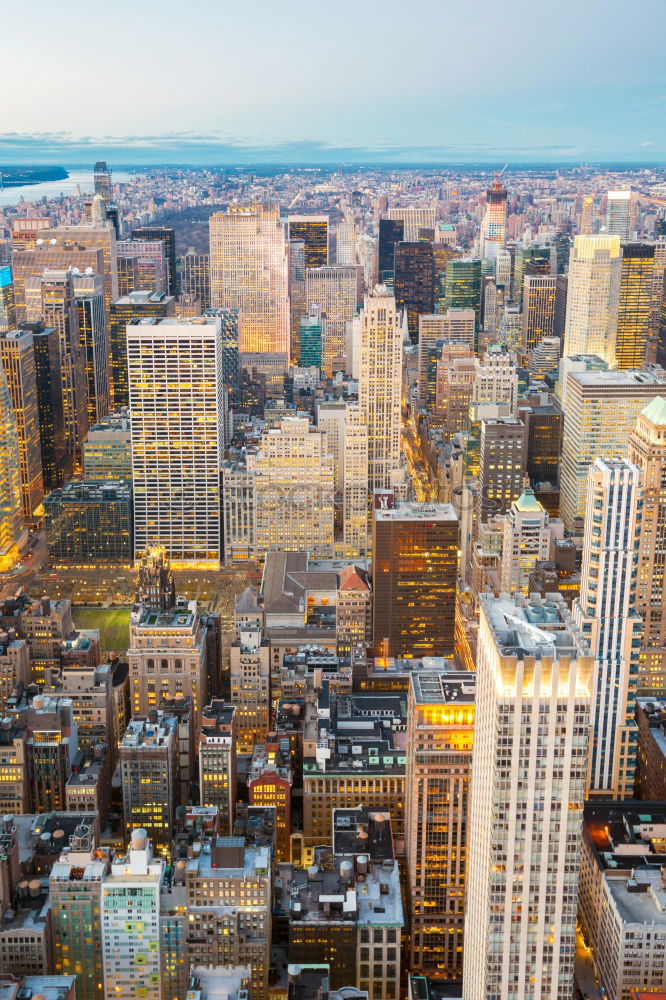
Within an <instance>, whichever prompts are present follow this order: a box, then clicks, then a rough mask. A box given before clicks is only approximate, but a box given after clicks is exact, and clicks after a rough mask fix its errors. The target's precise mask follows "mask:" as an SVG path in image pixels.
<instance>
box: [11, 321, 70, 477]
mask: <svg viewBox="0 0 666 1000" xmlns="http://www.w3.org/2000/svg"><path fill="white" fill-rule="evenodd" d="M19 329H21V330H26V331H28V332H29V333H31V334H32V343H33V350H34V356H35V380H36V383H37V411H38V415H39V440H40V447H41V459H42V478H43V480H44V489H45V490H47V491H48V490H52V489H53V488H54V487H55V486H57V485H58V483H59V481H60V470H59V468H58V463H59V462H60V460H61V459H62V458H63V456H64V454H65V425H64V414H63V402H62V376H61V371H60V340H59V334H58V331H57V330H56V329H55V328H54V327H45V326H44V324H43V323H41V322H40V323H21V326H20V327H19Z"/></svg>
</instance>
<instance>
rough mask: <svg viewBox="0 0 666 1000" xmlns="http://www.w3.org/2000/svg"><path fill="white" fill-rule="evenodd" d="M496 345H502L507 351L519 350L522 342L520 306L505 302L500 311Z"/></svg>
mask: <svg viewBox="0 0 666 1000" xmlns="http://www.w3.org/2000/svg"><path fill="white" fill-rule="evenodd" d="M496 339H497V343H498V344H502V345H504V347H506V348H508V350H510V351H511V350H515V351H517V350H519V349H520V347H521V340H522V319H521V314H520V306H518V305H517V304H516V303H513V302H506V303H505V304H504V308H503V309H502V315H501V318H500V322H499V327H498V330H497V338H496Z"/></svg>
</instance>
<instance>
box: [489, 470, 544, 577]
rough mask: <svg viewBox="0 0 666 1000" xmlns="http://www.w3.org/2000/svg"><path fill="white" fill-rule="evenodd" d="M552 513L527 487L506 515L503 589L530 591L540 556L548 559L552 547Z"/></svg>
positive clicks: (502, 573) (502, 570) (503, 547)
mask: <svg viewBox="0 0 666 1000" xmlns="http://www.w3.org/2000/svg"><path fill="white" fill-rule="evenodd" d="M548 521H549V518H548V513H547V511H545V510H544V508H543V507H542V506H541V504H540V503H539V501H538V500H537V498H536V497H535V495H534V490H531V489H529V488H526V489H524V490H523V492H522V493H521V494H520V496H519V497H518V499H517V500H514V501H513V503H512V504H511V506H510V508H509V512H508V514H505V515H504V540H503V544H502V564H501V584H500V585H501V588H502V593H507V594H512V593H514V592H515V591H522V593H524V594H526V593H527V584H528V580H529V575H530V573H531V572H532V570H533V569H534V564H535V562H536V561H537V560H538V559H547V558H548V553H549V548H550V530H549V528H548Z"/></svg>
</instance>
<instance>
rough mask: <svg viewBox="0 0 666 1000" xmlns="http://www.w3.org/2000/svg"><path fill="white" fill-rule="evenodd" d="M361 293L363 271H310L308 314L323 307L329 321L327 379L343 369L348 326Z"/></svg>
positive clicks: (325, 349) (325, 359)
mask: <svg viewBox="0 0 666 1000" xmlns="http://www.w3.org/2000/svg"><path fill="white" fill-rule="evenodd" d="M360 293H361V269H360V268H358V267H314V268H310V269H309V270H308V271H306V276H305V301H306V306H307V310H308V311H309V310H310V309H311V308H312V307H313V306H320V308H321V311H322V314H323V315H324V317H325V319H326V325H325V329H324V346H323V368H324V371H325V372H326V374H327V375H329V376H330V375H331V374H332V373H333V369H334V367H335V368H339V367H340V366H341V365H342V363H343V361H344V358H345V355H346V344H345V335H346V331H347V324H348V323H351V321H352V320H353V319H354V316H355V315H356V310H357V308H358V304H359V300H360Z"/></svg>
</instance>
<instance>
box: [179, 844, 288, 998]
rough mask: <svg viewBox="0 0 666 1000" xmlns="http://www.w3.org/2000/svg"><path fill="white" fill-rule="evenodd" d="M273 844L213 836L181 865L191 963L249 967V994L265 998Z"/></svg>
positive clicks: (268, 964) (267, 974)
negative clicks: (247, 844)
mask: <svg viewBox="0 0 666 1000" xmlns="http://www.w3.org/2000/svg"><path fill="white" fill-rule="evenodd" d="M271 853H272V852H271V849H270V847H245V844H244V841H243V839H242V838H240V837H217V838H215V839H214V840H213V841H212V843H211V845H210V848H208V849H206V850H202V851H201V853H200V854H199V855H198V856H197V857H195V858H191V859H190V860H189V861H188V862H187V866H186V868H185V900H186V906H187V910H188V912H189V915H190V917H191V919H190V921H189V927H188V948H187V951H188V959H189V963H190V965H191V966H199V965H203V966H212V967H216V966H232V967H235V968H238V967H245V968H249V969H250V970H251V980H252V998H253V1000H268V995H269V987H268V976H269V972H270V963H271V868H272V864H271Z"/></svg>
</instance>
